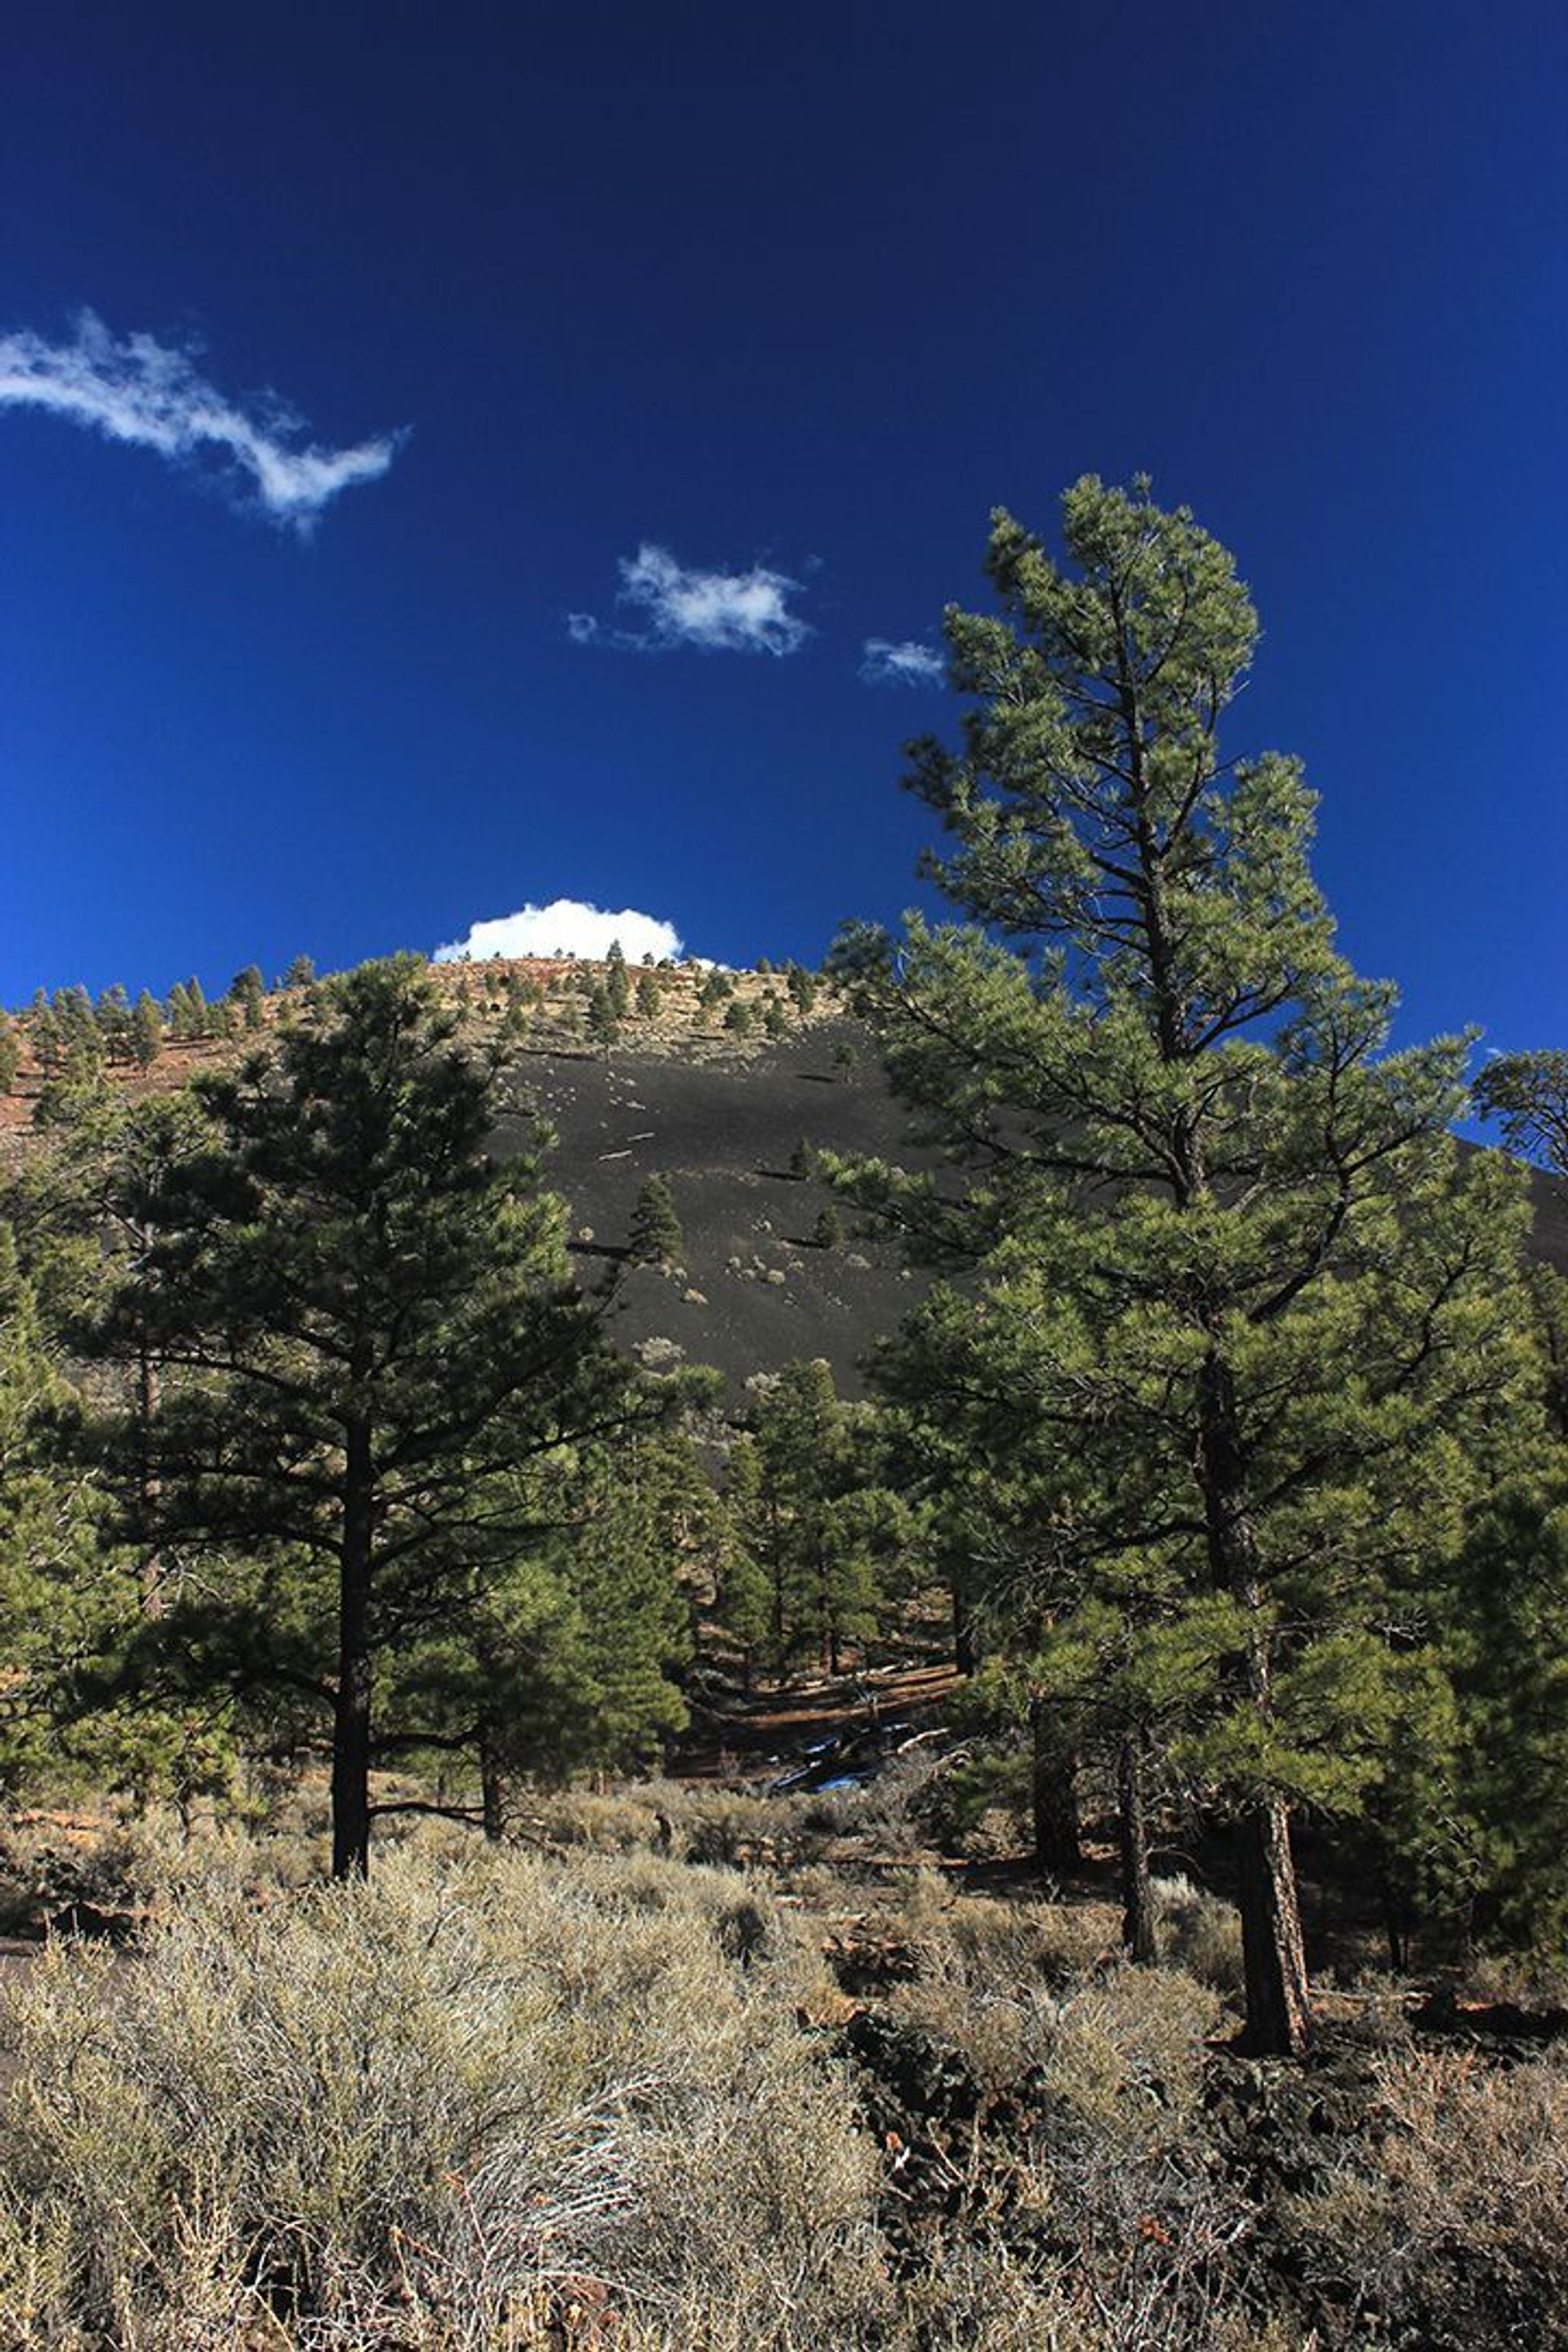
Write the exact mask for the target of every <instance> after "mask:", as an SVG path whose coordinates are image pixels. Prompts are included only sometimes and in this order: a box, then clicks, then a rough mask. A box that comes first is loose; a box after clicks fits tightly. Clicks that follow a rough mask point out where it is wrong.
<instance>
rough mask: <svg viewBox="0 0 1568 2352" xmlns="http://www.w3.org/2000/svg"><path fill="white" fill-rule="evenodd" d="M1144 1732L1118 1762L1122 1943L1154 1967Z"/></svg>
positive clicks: (1125, 1745) (1133, 1735)
mask: <svg viewBox="0 0 1568 2352" xmlns="http://www.w3.org/2000/svg"><path fill="white" fill-rule="evenodd" d="M1146 1745H1147V1743H1146V1741H1145V1738H1144V1735H1143V1733H1142V1731H1141V1730H1132V1731H1129V1732H1128V1733H1127V1734H1126V1735H1125V1737H1124V1738H1123V1739H1122V1742H1121V1753H1120V1755H1119V1757H1118V1759H1117V1776H1116V1777H1117V1785H1118V1790H1119V1794H1120V1800H1121V1822H1120V1827H1121V1906H1122V1907H1121V1940H1122V1942H1123V1943H1124V1944H1125V1945H1126V1947H1127V1953H1128V1958H1130V1959H1132V1960H1136V1961H1137V1962H1138V1964H1139V1966H1140V1967H1142V1968H1150V1967H1152V1965H1153V1963H1154V1961H1155V1960H1156V1959H1157V1958H1158V1957H1159V1954H1158V1951H1157V1948H1156V1945H1155V1937H1154V1892H1153V1888H1152V1885H1151V1884H1150V1879H1149V1822H1148V1815H1147V1812H1146V1811H1145V1792H1144V1786H1143V1759H1144V1749H1145V1747H1146Z"/></svg>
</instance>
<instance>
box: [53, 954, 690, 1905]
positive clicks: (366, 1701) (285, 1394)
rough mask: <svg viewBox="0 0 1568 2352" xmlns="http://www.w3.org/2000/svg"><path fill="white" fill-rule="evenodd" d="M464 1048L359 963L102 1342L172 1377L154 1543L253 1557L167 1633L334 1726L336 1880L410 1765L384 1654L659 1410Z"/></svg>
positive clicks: (182, 1188)
mask: <svg viewBox="0 0 1568 2352" xmlns="http://www.w3.org/2000/svg"><path fill="white" fill-rule="evenodd" d="M454 1028H455V1024H454V1020H453V1017H452V1016H451V1015H450V1014H449V1013H447V1012H446V1011H445V1010H443V1008H442V1007H441V1005H440V1003H439V1002H438V1000H437V997H436V994H435V992H434V990H433V988H432V986H431V983H430V982H429V981H428V980H427V979H426V977H425V976H424V975H423V973H422V971H420V969H419V968H418V967H417V966H416V964H415V963H414V962H413V961H412V960H411V959H400V960H397V961H393V962H390V963H383V964H373V965H367V966H364V967H363V968H362V969H361V970H359V971H355V972H353V973H351V974H349V975H347V976H346V977H345V978H343V979H342V980H340V981H337V982H329V983H326V984H325V985H324V986H323V988H322V990H321V997H320V1001H319V1003H318V1005H317V1008H316V1011H315V1014H314V1017H313V1018H312V1020H311V1021H310V1023H309V1024H301V1025H300V1026H298V1027H296V1028H293V1029H290V1030H289V1031H287V1032H285V1033H284V1034H281V1035H280V1036H279V1039H278V1040H277V1042H276V1044H275V1045H274V1046H272V1047H271V1049H270V1050H268V1051H265V1052H261V1053H258V1055H255V1056H254V1057H253V1058H252V1059H251V1060H250V1061H249V1062H248V1063H247V1065H246V1066H245V1067H244V1068H243V1069H242V1070H241V1071H240V1072H239V1073H238V1074H237V1075H236V1076H223V1075H216V1074H212V1075H208V1076H205V1077H204V1078H203V1079H202V1080H201V1081H199V1083H198V1087H197V1091H198V1093H199V1095H200V1097H201V1101H202V1104H203V1107H204V1108H205V1114H206V1117H207V1118H208V1120H209V1122H210V1127H211V1134H210V1138H209V1139H208V1141H207V1142H206V1144H205V1148H203V1149H200V1150H196V1151H195V1152H194V1153H193V1154H192V1155H191V1156H190V1157H189V1158H188V1159H187V1160H184V1162H183V1163H181V1164H180V1165H179V1166H178V1167H176V1168H175V1169H174V1170H173V1171H170V1172H169V1174H168V1176H167V1178H166V1180H165V1181H163V1183H162V1184H161V1185H160V1187H159V1189H158V1190H157V1192H155V1193H154V1195H153V1197H152V1198H151V1199H150V1200H149V1201H148V1202H146V1203H145V1211H146V1213H147V1216H148V1218H149V1221H150V1232H149V1238H148V1242H147V1245H146V1247H145V1248H144V1249H143V1250H142V1252H141V1254H140V1255H139V1257H138V1258H137V1260H136V1261H135V1263H133V1264H132V1265H129V1266H127V1267H126V1268H125V1269H124V1273H123V1276H122V1278H121V1280H120V1282H119V1283H118V1285H117V1286H116V1288H115V1291H114V1294H113V1296H112V1297H111V1298H110V1302H109V1304H108V1306H107V1307H106V1309H105V1310H104V1311H103V1312H102V1313H101V1314H100V1317H99V1318H97V1321H96V1324H95V1327H94V1329H93V1331H92V1333H91V1338H92V1340H93V1344H94V1345H95V1346H96V1349H97V1350H98V1352H99V1353H100V1354H101V1355H105V1356H108V1357H110V1358H111V1359H116V1360H123V1361H124V1362H126V1363H127V1364H128V1365H130V1366H134V1365H135V1364H136V1363H138V1362H139V1361H140V1360H142V1359H143V1358H144V1357H145V1358H147V1359H149V1360H151V1362H152V1364H153V1368H154V1370H155V1372H156V1376H157V1380H158V1383H159V1386H158V1397H157V1407H156V1411H155V1412H154V1414H153V1422H152V1429H151V1444H152V1460H151V1463H150V1465H142V1463H141V1462H139V1460H138V1454H139V1451H140V1449H141V1447H142V1444H143V1443H144V1438H143V1435H142V1433H141V1432H140V1431H139V1430H138V1429H136V1428H135V1427H134V1426H133V1425H132V1423H131V1422H130V1421H129V1420H128V1421H127V1423H126V1426H125V1429H124V1440H125V1443H124V1447H123V1456H122V1458H123V1475H124V1478H125V1481H126V1486H127V1489H128V1493H129V1494H130V1496H132V1500H133V1502H134V1499H135V1498H136V1497H140V1498H141V1505H140V1507H146V1506H147V1503H148V1501H149V1499H150V1500H151V1502H152V1503H153V1505H155V1508H156V1513H157V1519H158V1528H157V1533H158V1536H159V1538H160V1540H161V1541H162V1542H163V1544H164V1545H165V1546H166V1547H167V1548H169V1549H171V1550H174V1551H175V1552H177V1553H178V1554H180V1555H181V1556H183V1557H185V1558H189V1557H191V1556H192V1555H193V1554H200V1553H204V1552H205V1553H207V1554H210V1555H213V1556H215V1557H216V1558H219V1559H226V1560H228V1561H231V1562H234V1561H237V1562H241V1563H244V1562H249V1563H251V1564H252V1565H253V1571H254V1572H253V1573H252V1574H251V1575H250V1576H249V1578H248V1580H247V1579H245V1578H240V1579H239V1580H237V1584H236V1591H237V1600H236V1603H235V1606H234V1608H233V1609H232V1610H230V1611H229V1612H227V1614H228V1618H229V1621H230V1622H227V1623H223V1622H219V1623H217V1624H216V1625H213V1626H210V1627H208V1628H206V1629H205V1631H203V1629H201V1628H199V1627H193V1625H192V1624H191V1623H189V1622H186V1621H187V1620H189V1619H190V1618H191V1616H192V1610H191V1609H186V1610H184V1612H183V1613H182V1612H171V1617H170V1622H169V1626H168V1631H167V1633H166V1636H165V1638H166V1639H167V1640H168V1641H169V1642H171V1643H173V1642H174V1641H175V1640H177V1639H179V1638H182V1637H183V1636H189V1637H190V1638H191V1641H192V1644H193V1654H195V1653H197V1652H200V1651H202V1650H203V1649H204V1646H205V1654H208V1655H209V1656H210V1657H212V1658H213V1659H215V1660H216V1661H219V1662H221V1664H222V1666H223V1670H224V1671H225V1672H227V1673H229V1674H231V1675H232V1676H233V1677H234V1679H235V1680H236V1681H237V1682H244V1681H249V1682H258V1681H265V1680H267V1679H268V1678H271V1679H273V1680H275V1681H276V1682H277V1683H279V1685H287V1686H288V1687H289V1688H291V1689H292V1690H293V1691H294V1692H295V1693H297V1694H298V1695H299V1696H301V1697H303V1698H304V1699H305V1700H307V1701H308V1702H310V1703H312V1704H314V1705H315V1706H317V1707H318V1708H320V1709H321V1710H322V1711H323V1712H324V1714H325V1716H326V1717H327V1719H328V1721H329V1722H330V1726H331V1762H332V1862H333V1870H334V1872H335V1874H338V1875H346V1874H355V1873H358V1872H361V1871H363V1869H364V1867H365V1864H366V1860H367V1855H368V1849H369V1840H370V1830H371V1820H372V1811H373V1805H372V1796H371V1773H372V1770H373V1769H374V1767H375V1766H376V1765H377V1763H378V1762H379V1761H381V1760H383V1759H384V1758H385V1757H386V1756H388V1755H389V1754H391V1753H397V1752H402V1751H403V1749H405V1748H406V1745H407V1733H406V1727H404V1726H402V1725H399V1726H398V1727H396V1729H395V1734H394V1733H393V1732H391V1731H388V1732H387V1733H386V1736H385V1737H384V1726H383V1724H382V1722H381V1720H380V1713H379V1707H380V1699H381V1696H382V1695H383V1686H384V1683H385V1680H386V1669H387V1666H388V1662H389V1660H390V1659H391V1658H392V1657H393V1656H394V1655H395V1654H397V1653H398V1652H399V1651H400V1650H401V1649H403V1648H405V1647H406V1645H408V1644H409V1643H413V1642H415V1641H416V1640H417V1639H418V1638H419V1637H420V1636H421V1635H422V1634H423V1633H425V1632H426V1630H427V1629H428V1628H429V1627H430V1626H431V1625H432V1624H435V1623H438V1622H440V1621H441V1620H442V1618H443V1617H444V1615H445V1614H447V1612H449V1611H450V1610H451V1609H452V1608H453V1607H454V1605H455V1604H456V1603H457V1601H462V1603H463V1604H464V1605H465V1606H468V1605H470V1604H471V1601H472V1598H473V1595H474V1594H475V1592H476V1591H477V1590H479V1589H480V1588H482V1587H483V1586H484V1585H485V1584H486V1582H487V1581H489V1580H493V1579H497V1578H500V1577H501V1576H502V1575H503V1574H504V1573H505V1572H506V1571H507V1570H508V1568H509V1566H510V1562H511V1561H512V1559H513V1558H514V1556H515V1552H516V1549H517V1547H518V1545H519V1543H520V1542H521V1541H526V1540H527V1539H528V1538H529V1535H530V1531H531V1524H532V1522H531V1499H530V1496H529V1493H528V1486H529V1482H528V1480H527V1479H526V1478H522V1477H521V1476H520V1473H521V1472H522V1471H524V1470H525V1469H526V1468H527V1467H528V1466H529V1465H538V1464H540V1463H542V1462H546V1461H548V1460H549V1459H550V1458H552V1456H553V1455H555V1454H557V1453H558V1452H559V1451H560V1449H561V1448H563V1446H566V1445H568V1444H573V1443H576V1442H579V1441H581V1440H583V1439H584V1438H585V1437H590V1436H593V1435H595V1434H602V1433H606V1432H608V1431H609V1430H611V1429H614V1428H617V1427H623V1426H626V1425H628V1424H633V1423H637V1422H639V1421H640V1420H643V1419H646V1418H647V1417H649V1416H650V1415H651V1414H654V1413H656V1412H658V1411H659V1410H661V1409H662V1408H661V1406H660V1404H659V1402H658V1400H657V1399H654V1400H649V1399H647V1398H645V1397H642V1396H640V1395H638V1394H637V1392H635V1391H633V1390H632V1388H631V1387H630V1385H629V1383H628V1381H627V1380H626V1376H625V1373H624V1370H623V1369H622V1367H621V1366H620V1365H619V1363H618V1361H617V1360H616V1359H615V1358H614V1357H613V1356H612V1354H611V1353H610V1351H609V1349H607V1347H606V1346H605V1342H604V1341H603V1339H602V1337H601V1333H600V1328H599V1323H598V1320H597V1318H596V1315H595V1312H594V1311H593V1310H592V1309H591V1308H590V1307H589V1306H587V1305H586V1304H585V1303H584V1300H583V1299H582V1297H580V1296H579V1294H578V1293H577V1292H576V1291H575V1290H574V1287H573V1286H572V1285H571V1283H570V1281H569V1280H568V1278H567V1270H566V1259H565V1255H564V1240H563V1213H562V1209H561V1204H560V1203H559V1202H557V1201H556V1200H554V1199H553V1198H552V1196H550V1195H549V1194H547V1193H545V1192H542V1191H541V1189H540V1187H539V1183H538V1179H537V1169H536V1165H535V1163H534V1162H533V1161H532V1160H529V1159H520V1160H513V1161H511V1162H510V1163H509V1164H507V1165H504V1166H502V1165H500V1164H498V1163H496V1162H495V1161H494V1160H491V1158H490V1156H489V1138H490V1136H491V1133H492V1131H493V1128H494V1123H495V1107H494V1102H493V1098H492V1081H491V1078H490V1076H489V1072H488V1070H487V1068H486V1067H485V1066H484V1065H483V1064H481V1063H480V1062H479V1061H477V1060H476V1059H474V1058H473V1057H471V1056H470V1055H468V1054H467V1053H465V1052H464V1051H463V1050H462V1049H461V1047H460V1045H458V1043H457V1041H456V1038H455V1035H454ZM111 1434H112V1433H111ZM193 1607H194V1604H193ZM216 1615H217V1617H218V1618H219V1619H220V1620H221V1619H222V1618H223V1617H224V1615H225V1611H224V1609H223V1607H222V1606H220V1607H219V1608H218V1610H217V1612H216ZM176 1619H178V1622H176Z"/></svg>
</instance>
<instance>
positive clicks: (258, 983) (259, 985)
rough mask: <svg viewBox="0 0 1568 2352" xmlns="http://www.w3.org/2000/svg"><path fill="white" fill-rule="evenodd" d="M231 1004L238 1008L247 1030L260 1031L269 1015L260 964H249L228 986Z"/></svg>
mask: <svg viewBox="0 0 1568 2352" xmlns="http://www.w3.org/2000/svg"><path fill="white" fill-rule="evenodd" d="M228 995H229V1002H230V1003H232V1004H234V1005H235V1006H237V1009H238V1013H239V1017H240V1019H241V1021H242V1022H243V1023H244V1025H245V1026H246V1028H247V1029H259V1028H260V1027H261V1025H262V1023H263V1021H264V1020H265V1019H266V1015H267V991H266V987H265V984H264V982H263V981H262V977H261V967H260V966H259V964H254V963H247V965H246V967H245V970H244V971H237V972H236V973H235V975H234V978H233V979H232V980H231V981H230V982H229V984H228Z"/></svg>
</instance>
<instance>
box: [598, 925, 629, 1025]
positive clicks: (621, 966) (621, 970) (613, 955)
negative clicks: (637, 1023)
mask: <svg viewBox="0 0 1568 2352" xmlns="http://www.w3.org/2000/svg"><path fill="white" fill-rule="evenodd" d="M605 995H606V996H607V997H608V999H609V1003H610V1010H611V1012H612V1013H614V1014H615V1016H616V1020H617V1021H624V1020H625V1019H626V1014H627V1013H628V1012H629V1010H630V1009H631V1001H632V984H631V979H630V975H629V974H628V972H627V971H626V957H625V955H624V954H623V952H622V950H621V943H620V941H619V940H611V941H610V946H609V952H608V953H607V955H606V956H605Z"/></svg>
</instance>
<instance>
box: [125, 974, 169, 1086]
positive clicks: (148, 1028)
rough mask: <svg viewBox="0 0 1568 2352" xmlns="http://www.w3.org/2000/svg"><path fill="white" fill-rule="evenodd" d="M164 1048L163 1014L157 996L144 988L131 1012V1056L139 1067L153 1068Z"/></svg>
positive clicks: (142, 1068)
mask: <svg viewBox="0 0 1568 2352" xmlns="http://www.w3.org/2000/svg"><path fill="white" fill-rule="evenodd" d="M162 1052H163V1013H162V1011H161V1010H160V1008H159V1004H158V1000H157V998H156V997H155V996H154V995H153V993H152V992H151V990H150V989H145V988H144V989H143V990H142V993H141V995H140V996H139V997H138V998H137V1000H136V1003H135V1004H134V1006H133V1007H132V1013H131V1057H132V1061H133V1062H134V1063H135V1064H136V1066H137V1068H138V1069H141V1070H147V1069H151V1068H152V1066H153V1063H154V1062H155V1061H156V1060H157V1058H158V1056H159V1055H160V1054H161V1053H162Z"/></svg>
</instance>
